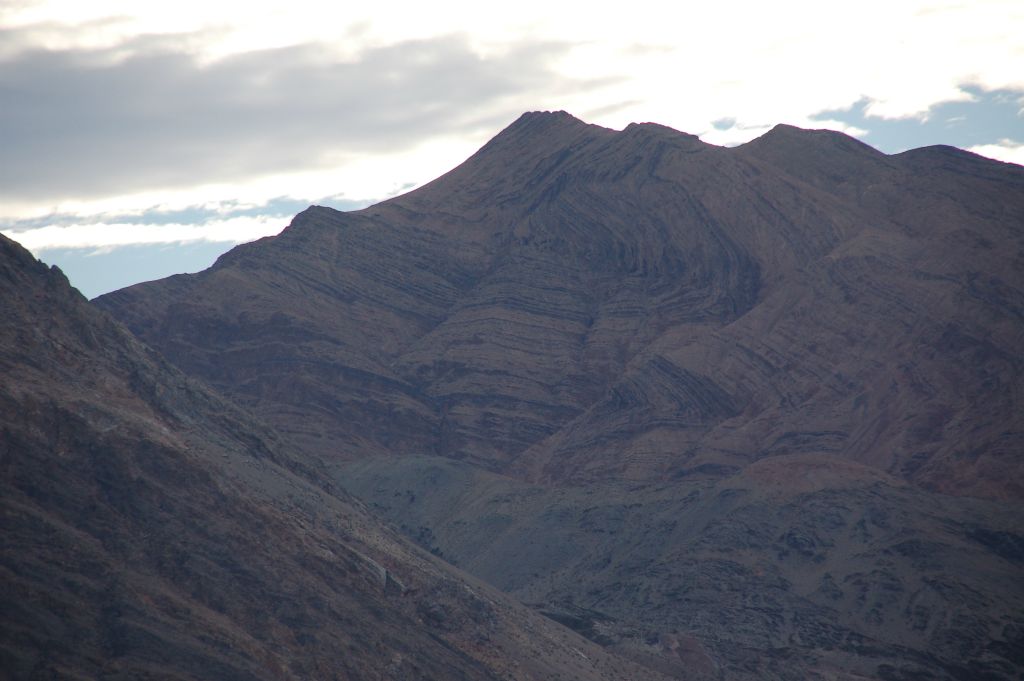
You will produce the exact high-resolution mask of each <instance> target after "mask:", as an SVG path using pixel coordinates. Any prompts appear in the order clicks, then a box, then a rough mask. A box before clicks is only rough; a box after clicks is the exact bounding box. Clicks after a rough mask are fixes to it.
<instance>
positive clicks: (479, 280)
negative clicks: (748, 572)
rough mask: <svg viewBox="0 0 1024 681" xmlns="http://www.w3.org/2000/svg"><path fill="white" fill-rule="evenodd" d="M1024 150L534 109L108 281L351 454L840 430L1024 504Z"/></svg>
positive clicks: (148, 321)
mask: <svg viewBox="0 0 1024 681" xmlns="http://www.w3.org/2000/svg"><path fill="white" fill-rule="evenodd" d="M1022 225H1024V169H1021V168H1020V167H1018V166H1011V165H1008V164H1001V163H998V162H994V161H989V160H986V159H982V158H980V157H976V156H973V155H970V154H967V153H965V152H961V151H958V150H954V149H946V148H930V149H922V150H916V151H911V152H906V153H904V154H900V155H897V156H885V155H883V154H881V153H879V152H877V151H875V150H873V149H871V148H870V147H867V146H865V145H863V144H860V143H859V142H856V141H855V140H853V139H851V138H849V137H846V136H844V135H841V134H839V133H833V132H827V131H802V130H798V129H795V128H788V127H785V126H780V127H778V128H776V129H775V130H773V131H772V132H770V133H768V134H767V135H765V136H764V137H762V138H760V139H758V140H756V141H754V142H752V143H750V144H747V145H745V146H742V147H739V148H736V149H725V148H719V147H714V146H711V145H707V144H703V143H702V142H700V141H699V140H698V139H696V138H694V137H692V136H689V135H685V134H683V133H679V132H676V131H673V130H670V129H668V128H664V127H661V126H657V125H651V124H645V125H633V126H630V127H628V128H626V129H625V130H624V131H622V132H619V133H616V132H614V131H610V130H606V129H603V128H599V127H596V126H589V125H586V124H584V123H582V122H580V121H578V120H576V119H574V118H572V117H571V116H568V115H567V114H527V115H524V116H523V117H522V118H521V119H520V120H519V121H517V122H516V123H514V124H513V125H512V126H510V127H509V128H508V129H507V130H505V131H504V132H502V133H501V134H500V135H499V136H498V137H497V138H495V139H494V140H493V141H492V142H490V143H489V144H488V145H487V146H485V147H484V148H483V149H482V150H481V151H480V152H478V153H477V154H476V155H475V156H474V157H472V158H471V159H469V160H468V161H467V162H466V163H465V164H463V165H462V166H460V167H459V168H457V169H455V170H454V171H452V172H451V173H449V174H448V175H446V176H444V177H442V178H440V179H439V180H437V181H435V182H434V183H432V184H429V185H427V186H425V187H423V188H421V189H419V190H417V191H414V192H412V193H410V194H407V195H405V196H401V197H398V198H396V199H393V200H391V201H387V202H385V203H383V204H379V205H377V206H373V207H371V208H367V209H365V210H363V211H358V212H354V213H338V212H335V211H332V210H329V209H325V208H311V209H310V210H308V211H306V212H304V213H302V214H300V215H299V216H297V217H296V219H295V220H294V222H293V224H292V225H291V226H290V227H289V228H288V229H286V230H285V231H284V232H283V233H282V234H281V235H280V236H278V237H275V238H272V239H265V240H262V241H260V242H257V243H255V244H250V245H246V246H242V247H239V248H237V249H235V250H234V251H232V252H231V253H229V254H227V255H225V256H224V257H223V258H221V259H220V260H219V261H218V262H217V264H216V265H214V267H212V268H211V269H210V270H208V271H206V272H202V273H200V274H197V275H185V276H180V277H172V278H170V279H168V280H164V281H160V282H155V283H150V284H141V285H138V286H134V287H131V288H128V289H124V290H122V291H119V292H115V293H112V294H109V295H107V296H103V297H101V298H100V299H98V303H99V304H100V305H101V306H102V307H104V308H105V309H107V310H110V311H111V312H113V313H114V314H115V315H116V316H117V317H119V318H120V319H122V320H123V321H125V322H126V323H127V324H128V326H129V327H130V328H131V329H132V330H133V331H135V332H136V333H137V334H138V335H139V336H140V337H141V338H143V339H145V340H146V341H147V342H151V343H153V344H154V345H155V346H156V347H158V348H160V350H161V351H162V352H164V353H165V354H166V355H167V356H168V358H170V359H171V360H172V361H173V362H174V363H176V364H177V365H179V366H180V367H182V368H183V369H185V370H186V371H187V372H190V373H194V374H196V375H200V376H202V377H204V378H205V379H207V380H209V381H211V382H213V383H214V384H215V385H216V386H218V387H219V388H221V389H222V390H224V391H225V392H226V393H228V394H230V395H232V396H234V397H237V398H238V399H239V400H241V401H243V402H245V403H246V404H248V405H249V406H251V407H252V408H253V409H255V410H256V411H257V413H259V414H260V415H261V416H263V417H264V418H266V419H267V420H268V421H270V422H271V423H273V424H274V425H275V426H277V427H279V428H280V429H281V430H282V432H285V433H288V434H289V435H290V436H292V437H294V438H296V440H295V441H296V442H298V443H300V444H301V445H302V446H303V447H304V448H305V449H307V450H308V451H314V452H318V453H320V454H323V455H326V456H328V457H329V458H332V459H333V458H338V457H343V458H350V457H362V456H365V455H366V454H368V453H402V452H417V453H424V452H430V453H436V454H440V455H442V456H449V457H452V458H459V459H465V460H468V461H471V462H475V463H478V464H480V465H483V466H485V467H486V468H488V469H490V470H495V471H510V472H512V473H513V474H515V475H517V476H519V477H527V478H531V479H535V480H551V481H555V482H559V481H567V480H575V481H587V480H602V479H612V478H622V477H628V478H631V479H637V480H650V479H660V478H664V477H672V476H677V475H685V474H688V473H695V474H704V473H707V472H709V471H713V470H717V471H723V472H724V471H735V470H738V469H739V468H740V467H742V466H743V465H745V464H747V463H749V462H751V461H754V460H757V459H759V458H763V457H767V456H775V455H779V454H787V453H798V452H821V453H827V454H832V455H836V456H839V457H841V458H843V459H846V460H852V461H857V462H861V463H866V464H868V465H871V466H875V467H877V468H880V469H882V470H885V471H888V472H890V473H892V474H894V475H896V476H898V477H901V478H905V479H908V480H912V481H914V482H916V483H918V484H920V485H923V486H925V487H928V488H930V489H935V490H941V491H945V492H948V493H953V494H969V495H976V496H990V497H1000V498H1011V497H1012V498H1020V497H1021V495H1022V494H1024V488H1022V487H1021V483H1020V480H1021V479H1022V475H1021V473H1022V471H1021V460H1020V457H1018V456H1016V455H1015V454H1016V453H1017V452H1019V451H1020V450H1021V447H1022V443H1024V424H1022V419H1021V416H1020V415H1021V414H1022V413H1024V410H1022V409H1021V408H1020V405H1021V385H1022V380H1021V370H1022V365H1021V360H1020V352H1019V350H1020V347H1021V339H1022V329H1024V324H1022V320H1024V306H1022V303H1021V300H1024V291H1022V288H1024V287H1022V271H1024V231H1022V228H1021V226H1022Z"/></svg>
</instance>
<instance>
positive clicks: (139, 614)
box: [0, 236, 659, 680]
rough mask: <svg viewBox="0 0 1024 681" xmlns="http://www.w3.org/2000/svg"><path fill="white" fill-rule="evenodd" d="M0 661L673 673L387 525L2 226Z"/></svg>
mask: <svg viewBox="0 0 1024 681" xmlns="http://www.w3.org/2000/svg"><path fill="white" fill-rule="evenodd" d="M0 299H2V301H3V305H2V306H0V320H2V324H0V376H2V381H0V470H2V471H3V478H2V497H0V505H2V518H3V525H2V527H3V533H2V537H3V551H2V554H0V571H2V575H3V585H4V586H3V589H2V591H0V612H2V613H3V614H2V616H0V668H2V670H3V673H2V674H0V675H2V676H3V677H4V678H17V679H29V678H31V679H36V678H69V679H70V678H92V679H96V678H104V679H129V678H130V679H210V678H217V679H246V680H249V679H310V678H316V679H513V678H515V679H549V678H573V679H581V680H584V679H586V680H596V679H605V678H633V677H641V678H652V679H653V678H659V677H658V675H657V674H656V673H654V672H651V671H649V670H644V669H642V668H637V667H635V666H632V665H630V664H628V663H626V662H623V661H621V660H620V659H618V658H614V657H611V656H609V655H607V654H605V653H604V652H603V651H602V650H601V649H600V648H599V647H598V646H596V645H594V644H592V643H590V642H588V641H586V640H585V639H583V638H581V637H578V636H576V635H574V634H572V633H571V632H568V630H566V629H564V628H563V627H561V626H559V625H556V624H555V623H553V622H552V621H551V620H550V619H546V618H544V617H542V616H540V615H538V614H536V613H534V612H532V611H530V610H527V609H525V608H523V607H522V606H520V605H517V604H515V603H514V602H512V601H511V600H510V599H509V598H507V597H505V596H503V595H501V594H499V593H498V592H496V591H495V590H494V589H492V588H490V587H488V586H485V585H483V584H481V583H479V582H478V581H476V580H474V579H473V578H471V577H469V576H467V575H465V574H462V573H460V572H459V571H457V570H455V569H454V568H451V567H450V566H448V565H447V564H445V563H443V562H442V561H440V560H438V559H436V558H434V557H432V556H430V555H429V554H427V553H426V552H424V551H422V550H420V549H418V548H416V547H415V546H414V545H412V544H411V543H410V542H408V541H407V540H405V539H403V538H401V537H400V536H398V535H397V534H396V533H394V532H393V531H391V530H389V529H387V528H385V527H384V526H383V525H382V524H381V523H380V522H379V521H378V520H376V519H375V518H374V517H373V516H371V515H370V514H369V513H367V511H366V509H365V507H364V506H363V505H362V504H361V503H359V502H357V501H355V500H354V499H352V498H351V497H350V496H349V495H348V494H346V493H345V492H344V491H342V490H341V489H340V488H338V487H336V486H334V485H332V484H331V483H330V482H328V481H327V478H326V476H325V475H323V473H322V471H320V470H319V469H318V467H317V464H316V463H315V462H310V461H309V460H308V459H307V460H304V459H303V458H302V457H300V456H299V455H298V453H297V452H296V451H295V450H294V449H293V448H292V447H290V446H289V445H288V444H287V443H285V442H284V441H282V440H281V439H280V437H279V436H277V435H276V434H275V433H274V432H273V431H271V430H269V429H268V428H266V426H264V425H262V424H261V423H260V422H259V420H258V419H256V418H254V417H253V416H251V415H249V414H248V413H246V412H245V411H243V410H241V409H239V408H238V407H236V406H234V405H233V404H231V403H230V402H228V401H226V400H225V399H224V398H222V397H220V396H218V395H217V394H215V393H214V392H212V391H211V390H209V389H208V388H206V387H204V386H203V385H202V384H201V383H200V382H197V381H195V380H193V379H190V378H187V377H186V376H185V375H183V374H182V373H181V372H180V371H178V370H176V369H174V368H173V367H172V366H170V365H169V364H168V363H167V362H166V361H165V360H164V359H163V358H162V357H160V356H159V355H158V354H157V353H155V352H154V351H152V350H151V349H149V348H147V347H146V346H144V345H143V344H142V343H140V342H139V341H138V340H137V339H136V338H135V337H134V336H132V335H131V333H129V332H128V331H127V330H126V329H125V328H124V327H123V326H121V325H120V324H118V323H117V322H115V321H114V320H113V319H111V318H110V317H109V316H108V315H106V314H105V313H103V312H102V311H100V310H98V309H96V308H95V307H94V306H92V305H90V304H89V303H88V302H87V301H86V300H85V299H84V298H83V297H82V296H81V295H80V294H78V293H77V292H76V291H74V290H73V289H72V288H71V287H70V286H69V285H68V282H67V280H66V279H65V278H64V276H63V274H61V273H60V271H59V270H57V269H56V268H54V269H50V268H47V267H46V266H45V265H43V264H41V263H39V262H38V261H36V260H35V259H34V258H33V257H32V256H31V255H30V254H29V253H28V252H27V251H25V250H24V249H22V248H21V247H20V246H18V245H17V244H15V243H14V242H12V241H10V240H8V239H6V238H5V237H3V236H0Z"/></svg>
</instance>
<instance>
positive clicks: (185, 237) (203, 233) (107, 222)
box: [3, 196, 369, 256]
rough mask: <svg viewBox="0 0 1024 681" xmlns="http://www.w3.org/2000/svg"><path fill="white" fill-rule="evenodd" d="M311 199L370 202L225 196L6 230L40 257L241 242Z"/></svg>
mask: <svg viewBox="0 0 1024 681" xmlns="http://www.w3.org/2000/svg"><path fill="white" fill-rule="evenodd" d="M310 203H316V204H317V205H322V206H329V207H331V208H335V209H337V210H357V209H359V208H364V207H365V206H367V205H368V204H369V202H367V201H352V200H348V199H345V198H342V197H337V196H334V197H331V196H328V197H324V198H321V199H318V200H316V201H313V202H310V201H306V200H303V199H296V198H292V197H288V196H282V197H277V198H275V199H271V200H270V201H267V202H266V203H262V204H258V205H255V204H253V205H245V204H240V203H238V202H236V201H223V202H220V203H216V204H206V205H194V206H188V207H185V208H176V209H162V208H152V209H149V210H146V211H141V212H136V213H121V214H99V215H94V216H89V217H90V218H91V219H83V217H82V216H80V215H77V214H74V213H55V214H50V215H44V216H40V217H34V218H26V219H22V220H16V221H13V222H11V223H10V224H9V225H8V226H7V228H5V229H4V230H3V231H4V234H6V236H8V237H10V238H12V239H14V240H16V241H18V242H19V243H21V245H22V246H24V247H25V248H27V249H29V250H30V251H32V252H33V253H35V254H36V255H37V256H38V255H39V254H40V253H42V252H45V251H52V250H56V249H63V250H67V249H84V250H87V251H89V252H95V251H97V250H110V249H112V248H116V247H119V246H129V245H141V244H172V243H175V244H187V243H196V242H208V243H227V244H238V243H244V242H246V241H252V240H254V239H258V238H260V237H264V236H271V235H274V234H277V233H278V232H280V231H281V229H283V228H284V226H285V225H287V224H288V222H290V221H291V218H292V216H293V215H295V214H296V213H298V212H300V211H302V210H304V209H305V208H307V207H308V206H309V205H310Z"/></svg>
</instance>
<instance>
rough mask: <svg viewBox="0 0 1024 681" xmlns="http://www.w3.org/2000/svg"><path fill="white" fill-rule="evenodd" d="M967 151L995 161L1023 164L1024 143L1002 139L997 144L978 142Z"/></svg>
mask: <svg viewBox="0 0 1024 681" xmlns="http://www.w3.org/2000/svg"><path fill="white" fill-rule="evenodd" d="M967 151H973V152H974V153H975V154H981V155H982V156H988V157H989V158H994V159H996V160H997V161H1005V162H1006V163H1016V164H1018V165H1022V166H1024V143H1022V142H1015V141H1013V140H1008V139H1004V140H1001V141H1000V142H999V143H998V144H979V145H977V146H974V147H971V148H969V149H968V150H967Z"/></svg>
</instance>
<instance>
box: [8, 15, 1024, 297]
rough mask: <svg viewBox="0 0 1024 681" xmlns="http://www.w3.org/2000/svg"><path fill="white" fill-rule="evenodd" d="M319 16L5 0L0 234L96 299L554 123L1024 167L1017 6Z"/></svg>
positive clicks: (413, 182)
mask: <svg viewBox="0 0 1024 681" xmlns="http://www.w3.org/2000/svg"><path fill="white" fill-rule="evenodd" d="M325 5H328V3H321V2H309V1H307V0H289V1H288V2H281V3H276V2H261V3H244V4H243V3H237V2H226V1H221V0H202V1H201V2H199V1H196V2H192V1H190V0H176V2H173V3H170V2H165V1H161V2H145V1H141V0H132V1H114V0H90V1H89V2H81V1H80V0H54V1H43V2H34V1H31V0H2V2H0V161H2V162H0V231H3V232H4V233H5V234H7V235H8V236H11V237H12V238H14V239H17V240H19V241H21V242H22V243H23V244H25V245H26V246H28V247H29V248H30V249H32V250H33V251H34V252H35V253H36V254H37V255H38V256H40V257H41V258H42V259H43V260H45V261H47V262H57V264H60V265H61V266H62V267H64V269H65V270H66V271H67V272H68V273H69V276H71V279H72V283H74V284H76V285H78V286H79V288H81V289H82V290H83V292H84V293H86V295H89V296H92V295H96V294H97V293H100V292H102V291H105V290H110V289H112V288H116V287H118V286H122V285H125V284H127V283H131V282H133V281H138V280H140V279H146V278H154V277H158V276H165V275H167V274H170V273H172V272H174V271H182V270H195V269H198V268H201V267H205V266H206V265H208V264H209V263H210V262H211V261H212V258H213V257H215V256H216V253H218V252H221V251H223V250H226V248H228V247H229V246H230V244H233V243H238V242H241V241H246V240H250V239H253V238H257V237H259V236H264V235H266V234H273V233H276V232H278V231H280V229H281V228H282V227H284V226H285V225H286V224H287V222H288V219H289V217H290V216H291V215H293V214H294V213H295V212H297V211H298V210H301V209H302V208H303V207H305V206H306V205H308V204H309V203H319V204H324V205H332V206H335V207H338V208H341V209H352V208H357V207H360V206H363V205H366V204H367V203H368V202H372V201H375V200H380V199H383V198H386V197H388V196H392V195H394V194H396V193H400V192H402V191H405V190H407V189H409V188H411V187H414V186H417V185H419V184H422V183H424V182H426V181H429V180H430V179H432V178H434V177H436V176H437V175H439V174H441V173H443V172H445V171H447V170H449V169H450V168H452V167H454V166H455V165H457V164H458V163H460V162H461V161H462V160H464V159H465V158H466V157H467V156H469V155H470V154H471V153H472V152H473V151H475V150H476V149H477V148H478V147H479V146H481V145H482V144H483V143H484V142H486V141H487V139H489V138H490V137H492V136H493V135H494V134H496V133H497V132H498V131H499V130H500V129H501V128H503V127H504V126H506V125H507V124H509V123H510V122H512V121H513V120H514V119H515V118H516V117H518V115H519V114H521V113H522V112H523V111H529V110H542V109H543V110H557V109H564V110H566V111H569V112H570V113H572V114H574V115H575V116H577V117H579V118H582V119H584V120H586V121H588V122H591V123H597V124H600V125H604V126H607V127H611V128H617V129H618V128H622V127H624V126H625V125H626V124H628V123H629V122H632V121H654V122H658V123H662V124H665V125H669V126H671V127H674V128H676V129H679V130H683V131H686V132H690V133H693V134H697V135H700V136H701V138H702V139H704V140H705V141H707V142H711V143H714V144H726V145H733V144H738V143H742V142H745V141H748V140H750V139H752V138H754V137H756V136H758V135H759V134H761V133H763V132H764V131H766V130H767V129H769V128H770V127H771V126H772V125H774V124H776V123H781V122H784V123H791V124H794V125H799V126H802V127H829V128H833V129H837V130H843V131H845V132H847V133H849V134H853V135H856V136H858V137H860V138H861V139H863V140H864V141H866V142H868V143H869V144H872V145H874V146H876V147H878V148H880V149H882V150H883V151H886V152H890V153H892V152H897V151H902V150H904V149H907V148H912V147H916V146H923V145H927V144H939V143H942V144H953V145H956V146H961V147H964V148H968V149H972V150H974V151H977V152H978V153H983V154H986V155H989V156H992V157H994V158H999V159H1002V160H1006V161H1012V162H1016V163H1024V40H1022V39H1021V37H1020V36H1022V35H1024V2H1021V1H1020V0H1010V1H1006V2H1001V1H988V2H986V1H984V0H968V1H964V2H936V1H933V2H916V1H903V2H901V1H900V0H887V1H886V2H864V1H862V2H858V3H850V2H843V3H838V2H825V1H822V0H817V1H816V2H785V1H781V0H780V1H776V2H771V3H766V2H763V1H762V2H716V3H708V2H705V3H692V4H691V3H685V2H676V3H660V2H643V1H640V0H632V1H631V2H628V3H623V4H619V5H604V6H602V5H599V4H593V3H573V2H550V0H546V1H545V2H528V1H521V2H516V3H513V4H507V3H506V4H498V5H493V4H489V3H468V2H466V3H463V2H432V3H423V2H417V3H405V2H387V1H377V2H374V3H361V4H360V5H361V8H355V9H354V8H353V7H352V6H351V4H350V3H335V4H334V6H327V7H325ZM605 7H607V8H608V9H604V8H605ZM177 245H181V246H180V247H179V246H177ZM175 248H178V250H175ZM98 273H102V274H103V276H102V277H99V275H98Z"/></svg>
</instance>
